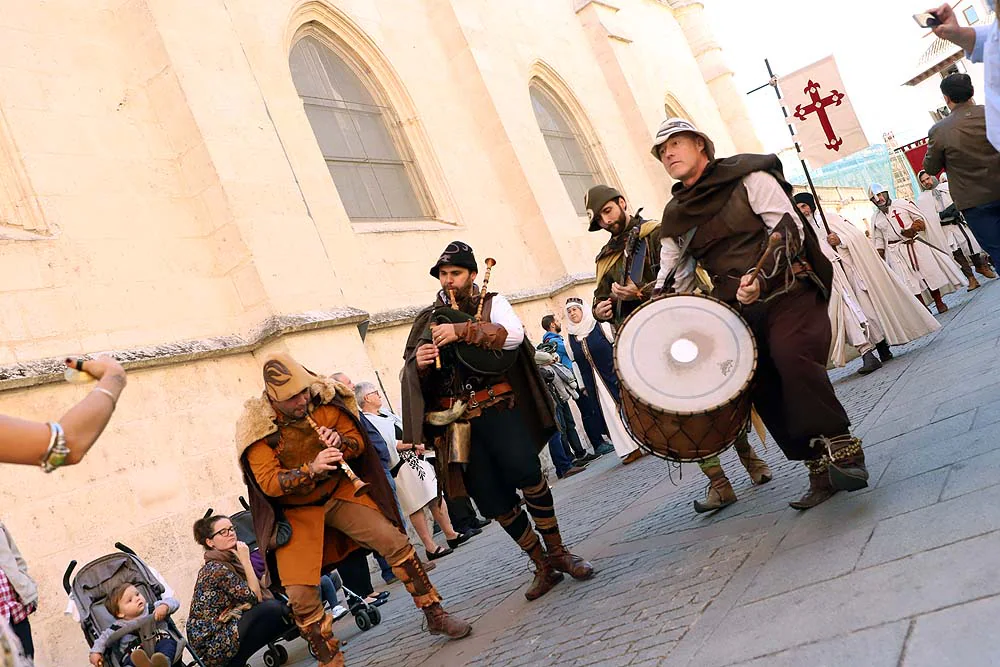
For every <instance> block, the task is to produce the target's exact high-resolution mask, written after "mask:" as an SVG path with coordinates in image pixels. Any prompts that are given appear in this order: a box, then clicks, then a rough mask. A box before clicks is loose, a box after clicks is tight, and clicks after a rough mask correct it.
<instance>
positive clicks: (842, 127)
mask: <svg viewBox="0 0 1000 667" xmlns="http://www.w3.org/2000/svg"><path fill="white" fill-rule="evenodd" d="M778 85H779V86H780V87H781V96H782V98H783V100H784V104H785V107H786V108H787V109H788V122H789V124H790V125H792V126H793V127H794V129H795V136H796V139H797V140H798V142H799V147H800V148H801V149H802V157H804V158H805V159H806V160H807V161H808V162H809V166H810V167H813V168H815V169H818V168H819V167H822V166H823V165H825V164H829V163H830V162H833V161H834V160H839V159H840V158H842V157H846V156H848V155H850V154H851V153H855V152H857V151H859V150H861V149H863V148H867V147H868V139H867V138H865V133H864V130H862V129H861V123H859V122H858V117H857V115H855V113H854V105H852V104H851V99H850V97H848V96H847V94H846V91H845V90H844V82H843V81H842V80H841V78H840V71H839V70H837V61H835V60H834V59H833V56H827V57H826V58H823V59H822V60H820V61H817V62H815V63H813V64H812V65H809V66H808V67H803V68H802V69H800V70H797V71H795V72H792V73H791V74H788V75H787V76H783V77H781V78H779V79H778Z"/></svg>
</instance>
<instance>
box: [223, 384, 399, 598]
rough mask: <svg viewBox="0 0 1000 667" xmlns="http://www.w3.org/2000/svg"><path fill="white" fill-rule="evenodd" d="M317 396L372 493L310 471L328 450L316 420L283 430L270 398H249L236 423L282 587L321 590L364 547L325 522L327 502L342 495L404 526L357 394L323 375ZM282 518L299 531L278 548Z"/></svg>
mask: <svg viewBox="0 0 1000 667" xmlns="http://www.w3.org/2000/svg"><path fill="white" fill-rule="evenodd" d="M309 391H310V394H311V395H312V403H311V410H312V413H311V414H312V417H313V419H314V420H315V421H316V423H317V424H319V425H320V426H326V427H328V428H332V429H334V430H336V431H337V432H338V433H339V434H340V437H341V440H342V444H341V447H340V449H341V451H343V452H344V457H345V459H347V460H348V462H349V463H350V466H351V468H352V469H353V470H354V472H355V473H356V474H357V475H358V477H360V478H361V479H363V480H364V481H366V482H368V483H369V484H370V485H371V486H370V487H369V488H370V490H371V492H370V493H369V494H368V495H366V496H361V497H358V498H356V497H354V488H353V487H352V486H351V484H350V483H349V482H348V481H347V479H346V477H345V476H344V474H343V473H342V472H340V471H339V470H337V471H335V472H333V473H330V474H328V475H326V476H317V477H315V478H313V477H310V476H309V475H308V473H307V472H306V469H305V466H306V465H307V464H308V463H309V462H310V461H312V460H313V459H314V458H315V456H316V454H318V453H319V452H320V451H321V450H322V449H323V448H324V445H323V443H322V442H321V441H320V439H319V436H318V435H317V434H316V433H315V431H313V429H312V427H311V426H309V424H308V422H306V421H305V420H301V421H299V422H293V423H291V424H282V425H280V426H279V425H278V423H277V422H276V421H275V420H276V419H277V414H276V413H275V412H274V409H273V408H272V407H271V404H270V402H269V401H268V400H267V397H266V396H265V395H261V396H259V397H257V398H253V399H251V400H249V401H247V402H246V403H245V404H244V406H243V414H242V415H241V416H240V419H239V421H238V422H237V424H236V448H237V454H238V456H239V459H240V467H241V468H242V470H243V478H244V481H245V482H246V485H247V489H248V491H249V499H250V512H251V515H252V516H253V523H254V531H255V533H256V535H257V544H258V546H259V548H260V549H261V552H262V554H263V556H264V560H265V563H267V567H268V575H269V579H268V583H278V580H279V579H280V585H303V586H317V585H319V580H320V575H321V573H322V572H324V571H327V570H329V569H332V568H333V567H334V566H335V565H336V564H337V563H339V562H340V561H342V560H343V559H344V558H345V557H346V556H347V555H348V554H349V553H350V552H351V551H353V550H355V549H357V548H358V545H357V544H356V543H355V542H354V541H352V540H351V539H350V538H348V537H347V536H346V535H344V534H343V533H341V532H340V531H338V530H335V529H332V528H329V527H327V526H326V525H325V521H324V519H325V510H324V505H325V504H326V503H327V502H328V501H330V500H332V499H334V498H336V499H338V500H343V501H346V502H352V503H358V504H362V505H365V506H368V507H371V508H373V509H377V510H379V511H381V512H382V513H383V514H384V515H385V516H387V517H388V518H389V520H390V521H392V522H393V524H395V525H396V526H397V527H399V526H401V525H402V519H401V518H400V516H399V513H398V511H397V509H396V502H395V499H394V498H393V494H392V489H391V488H390V486H389V482H388V480H387V479H386V476H385V471H384V470H383V468H382V464H381V462H380V461H379V459H378V455H377V453H376V452H375V449H374V448H373V447H371V446H370V443H369V442H368V438H367V436H366V435H365V431H364V428H362V426H361V424H360V422H359V420H358V408H357V403H356V401H355V399H354V393H353V392H351V390H350V389H348V388H347V387H346V386H345V385H342V384H340V383H338V382H335V381H334V380H332V379H330V378H319V379H318V380H317V381H316V382H315V383H313V385H312V386H311V387H310V388H309ZM279 517H284V519H285V520H286V521H287V522H288V523H289V524H290V525H291V529H292V531H291V539H290V540H289V541H288V543H287V544H284V545H282V546H280V547H277V546H276V534H277V521H278V519H279ZM320 555H322V557H321V558H320V557H318V556H320ZM275 565H276V566H277V569H276V571H275Z"/></svg>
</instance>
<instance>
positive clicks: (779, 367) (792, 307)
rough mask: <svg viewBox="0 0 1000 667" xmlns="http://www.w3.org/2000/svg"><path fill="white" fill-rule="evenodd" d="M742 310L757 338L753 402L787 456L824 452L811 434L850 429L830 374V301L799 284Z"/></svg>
mask: <svg viewBox="0 0 1000 667" xmlns="http://www.w3.org/2000/svg"><path fill="white" fill-rule="evenodd" d="M743 314H744V317H745V318H746V320H747V322H748V323H749V324H750V328H751V329H753V332H754V336H756V338H757V349H758V357H757V376H756V378H755V379H754V384H753V388H752V389H751V392H752V393H751V397H752V400H753V405H754V407H755V408H757V413H758V414H759V415H760V418H761V419H762V420H763V421H764V425H765V426H767V430H768V431H770V432H771V435H773V436H774V439H775V441H777V443H778V446H779V447H780V448H781V451H782V452H784V453H785V456H786V457H787V458H788V459H790V460H792V461H802V460H805V459H811V458H815V457H816V456H818V455H819V454H821V452H819V451H816V450H814V449H813V448H812V447H811V446H810V441H811V440H812V439H813V438H816V437H818V436H821V435H822V436H827V437H830V436H836V435H843V434H845V433H848V432H849V431H850V427H851V421H850V419H849V418H848V416H847V412H846V411H845V410H844V406H843V405H841V403H840V400H839V399H838V398H837V395H836V394H835V393H834V391H833V385H832V384H831V383H830V376H829V375H828V374H827V372H826V362H827V358H828V357H829V355H830V342H831V338H832V333H831V331H830V318H829V316H828V314H827V302H826V301H825V300H824V299H823V297H822V295H821V294H820V292H819V290H818V289H816V288H815V287H813V286H812V285H809V284H807V283H802V282H800V283H799V284H798V285H796V287H795V288H793V290H792V291H791V292H790V293H788V294H784V295H782V296H779V297H776V298H775V299H774V300H773V301H769V302H767V303H761V304H757V305H754V306H751V307H749V308H744V309H743Z"/></svg>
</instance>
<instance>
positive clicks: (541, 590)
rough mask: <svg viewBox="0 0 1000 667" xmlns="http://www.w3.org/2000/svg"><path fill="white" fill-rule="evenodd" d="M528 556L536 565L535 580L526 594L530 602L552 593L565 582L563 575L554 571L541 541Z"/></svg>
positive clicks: (536, 543)
mask: <svg viewBox="0 0 1000 667" xmlns="http://www.w3.org/2000/svg"><path fill="white" fill-rule="evenodd" d="M527 554H528V557H529V558H531V562H532V563H534V564H535V578H534V579H533V580H532V582H531V585H530V586H528V590H526V591H525V592H524V597H525V599H527V600H528V601H529V602H530V601H532V600H537V599H538V598H540V597H542V596H543V595H545V594H546V593H548V592H549V591H551V590H552V589H553V588H554V587H555V585H556V584H558V583H559V582H560V581H562V580H563V574H562V572H557V571H556V570H555V569H553V567H552V565H551V564H550V563H549V558H548V555H547V554H546V553H545V549H543V548H542V543H541V541H537V542H535V546H534V547H532V549H531V551H528V552H527Z"/></svg>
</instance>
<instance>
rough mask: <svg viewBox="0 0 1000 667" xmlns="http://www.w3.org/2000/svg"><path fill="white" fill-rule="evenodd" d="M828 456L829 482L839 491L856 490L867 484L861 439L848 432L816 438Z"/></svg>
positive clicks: (866, 470) (866, 469)
mask: <svg viewBox="0 0 1000 667" xmlns="http://www.w3.org/2000/svg"><path fill="white" fill-rule="evenodd" d="M817 440H818V441H819V442H818V443H817V444H819V445H820V446H824V447H825V449H826V454H827V456H829V458H830V464H829V470H828V472H829V475H830V484H832V485H833V488H835V489H838V490H840V491H857V490H859V489H863V488H865V487H866V486H868V468H867V467H865V452H864V450H863V449H862V448H861V440H860V439H858V438H855V437H853V436H852V435H851V434H850V433H844V434H842V435H836V436H833V437H832V438H823V437H821V438H817Z"/></svg>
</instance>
